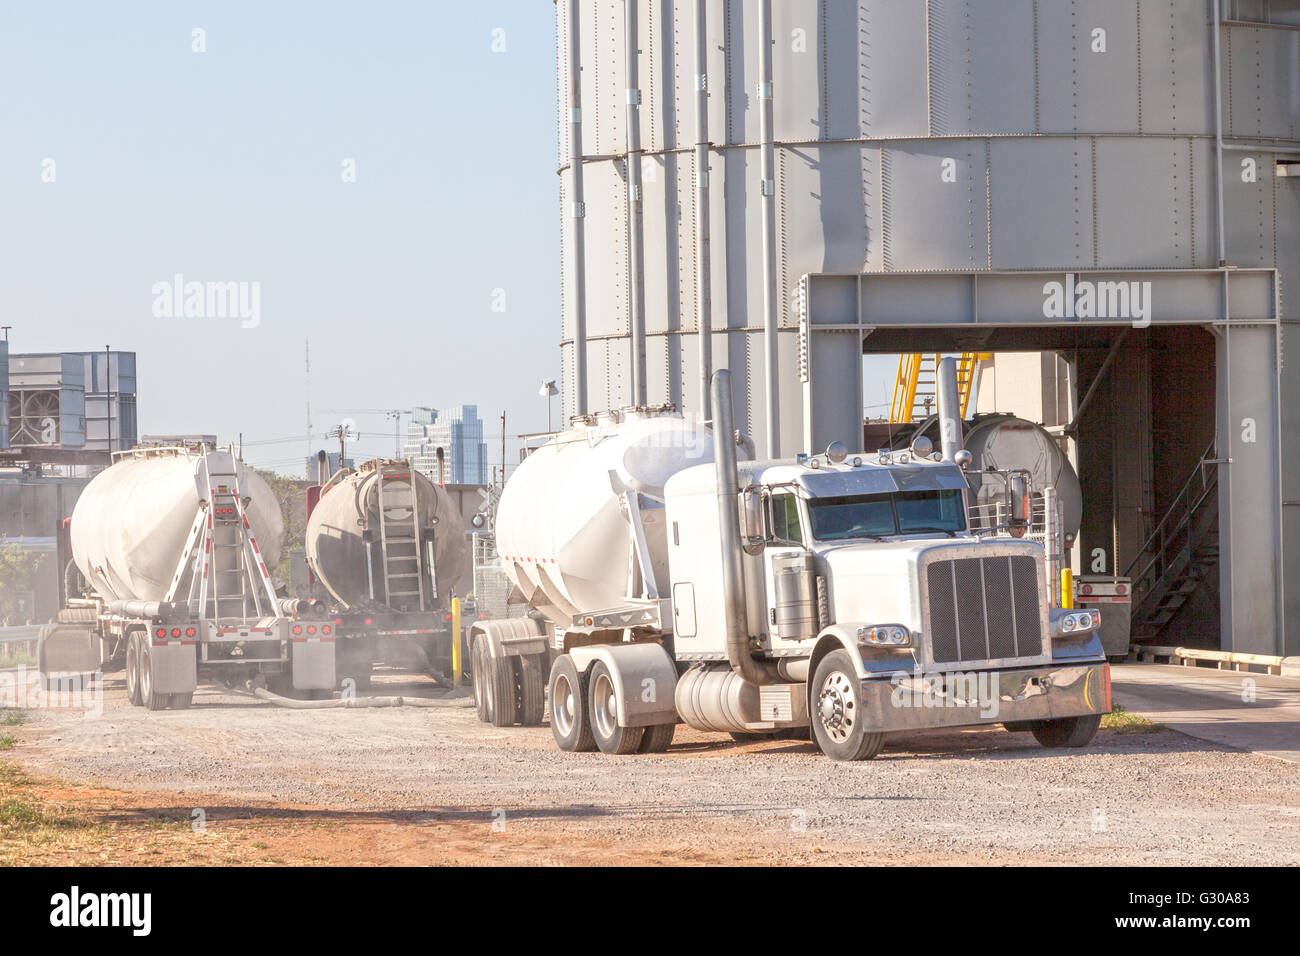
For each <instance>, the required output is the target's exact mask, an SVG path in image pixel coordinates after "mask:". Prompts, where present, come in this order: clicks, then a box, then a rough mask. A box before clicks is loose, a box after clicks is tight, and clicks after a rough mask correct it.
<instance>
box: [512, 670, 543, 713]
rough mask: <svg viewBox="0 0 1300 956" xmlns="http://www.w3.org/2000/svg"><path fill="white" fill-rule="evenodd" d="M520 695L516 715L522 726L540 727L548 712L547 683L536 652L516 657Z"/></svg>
mask: <svg viewBox="0 0 1300 956" xmlns="http://www.w3.org/2000/svg"><path fill="white" fill-rule="evenodd" d="M515 661H516V664H515V668H516V669H517V670H518V680H519V696H518V698H517V700H518V704H519V706H518V708H517V709H516V712H515V717H516V719H518V721H519V725H520V726H521V727H540V726H541V725H542V717H543V715H544V714H545V712H546V685H545V684H544V683H543V682H542V662H541V660H540V658H538V657H537V655H535V654H525V655H521V656H519V657H516V658H515Z"/></svg>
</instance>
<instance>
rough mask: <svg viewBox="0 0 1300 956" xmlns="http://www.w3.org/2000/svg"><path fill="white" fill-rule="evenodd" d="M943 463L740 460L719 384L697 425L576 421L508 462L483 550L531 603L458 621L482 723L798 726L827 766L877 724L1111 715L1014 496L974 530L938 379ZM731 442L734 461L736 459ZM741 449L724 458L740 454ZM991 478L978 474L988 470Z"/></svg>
mask: <svg viewBox="0 0 1300 956" xmlns="http://www.w3.org/2000/svg"><path fill="white" fill-rule="evenodd" d="M942 374H943V375H944V380H943V381H942V382H941V393H940V403H941V414H942V416H943V420H944V421H943V430H942V436H943V439H944V441H943V452H942V453H941V454H939V453H934V452H933V448H932V445H931V443H930V442H929V441H928V440H925V439H920V440H918V442H917V443H916V445H915V446H914V447H913V448H912V449H909V450H905V451H895V452H892V453H884V452H881V453H877V454H875V455H870V456H856V457H852V458H850V457H849V456H848V455H847V454H845V453H844V450H843V446H839V447H837V446H836V445H832V447H831V448H830V449H828V451H827V453H826V454H824V455H818V456H813V457H808V456H800V457H799V458H797V459H795V460H793V461H768V462H760V461H753V460H746V459H752V450H751V447H752V446H750V445H749V444H748V442H747V440H746V439H744V438H743V437H741V436H740V435H739V434H738V433H736V432H735V431H734V430H733V424H732V412H731V389H730V382H729V376H728V373H727V372H726V371H725V370H722V371H718V372H717V373H715V375H714V379H713V408H714V413H715V416H716V418H715V421H714V422H713V427H712V428H709V427H705V426H704V425H701V424H693V423H690V422H688V421H686V420H685V419H683V418H682V417H681V416H679V415H676V414H673V413H671V412H670V411H668V410H662V409H634V410H630V411H628V412H626V413H623V414H621V415H614V414H611V415H605V416H596V417H590V418H586V419H583V420H580V421H579V422H577V423H576V427H574V428H572V429H571V430H569V431H566V432H564V433H562V434H560V435H558V436H556V438H555V439H554V440H553V441H551V442H550V443H549V444H547V445H546V446H544V447H543V448H541V449H539V450H538V451H536V452H534V453H533V454H532V455H531V456H529V458H528V459H526V460H525V461H524V462H523V463H521V464H520V466H519V468H518V470H517V471H516V472H515V474H514V475H513V476H512V477H511V479H510V481H509V482H508V483H507V485H506V488H505V490H504V492H503V493H502V497H501V501H500V505H499V508H498V511H497V515H496V535H497V550H498V552H499V553H500V555H501V557H502V560H503V562H504V566H505V569H506V573H507V574H508V575H509V576H510V578H511V579H512V580H513V581H514V583H515V599H516V600H517V601H525V602H526V603H527V604H528V606H529V609H530V610H529V616H527V617H524V618H512V619H508V620H494V621H478V622H476V623H475V624H474V625H473V626H472V627H471V630H470V635H471V636H470V641H471V657H472V660H473V664H474V675H475V697H476V702H477V704H478V708H479V716H480V718H482V719H484V720H488V721H491V722H493V723H495V724H497V725H508V724H512V723H523V724H540V723H541V722H542V718H543V709H544V684H543V680H544V678H543V675H544V674H545V673H547V671H548V670H549V674H550V679H549V697H550V711H551V721H550V723H551V730H552V733H553V734H554V737H555V740H556V743H557V744H558V745H559V746H560V748H561V749H564V750H569V751H581V750H591V749H596V748H599V749H600V750H601V751H603V752H605V753H610V754H621V753H630V752H633V751H640V752H655V751H662V750H664V749H666V748H667V746H668V745H669V743H670V742H671V741H672V738H673V734H674V730H675V727H676V725H677V724H678V723H679V722H684V723H686V724H688V725H690V726H691V727H694V728H697V729H700V730H704V731H716V732H723V733H730V734H732V735H733V736H736V737H740V738H747V737H751V736H753V735H807V734H808V728H809V727H810V726H811V738H812V740H813V741H814V742H815V743H816V745H817V746H818V747H819V748H820V749H821V750H822V751H823V752H824V753H826V754H827V755H828V756H830V757H832V758H834V759H837V760H858V759H867V758H870V757H872V756H874V755H876V754H877V753H879V751H880V749H881V747H882V745H883V742H884V738H885V735H886V734H888V733H893V732H897V731H907V730H913V729H922V728H931V727H947V726H966V725H979V724H1002V725H1003V726H1004V727H1006V728H1007V729H1008V730H1011V731H1029V732H1032V733H1033V735H1034V736H1035V737H1036V738H1037V739H1038V740H1039V741H1040V742H1041V743H1042V744H1044V745H1046V746H1069V747H1081V746H1084V745H1086V744H1087V743H1088V742H1089V741H1090V740H1091V738H1092V736H1093V734H1094V733H1095V732H1096V730H1097V727H1098V725H1099V723H1100V719H1101V715H1102V714H1105V713H1107V712H1108V711H1109V710H1110V671H1109V665H1108V664H1107V662H1106V658H1105V656H1104V654H1103V651H1102V648H1101V645H1100V642H1099V640H1098V638H1097V629H1098V627H1099V625H1100V616H1099V614H1098V613H1097V612H1096V611H1094V610H1073V609H1069V608H1062V607H1057V606H1054V605H1055V604H1056V603H1057V602H1055V601H1053V600H1051V599H1050V595H1051V593H1052V591H1053V589H1055V588H1056V587H1057V586H1058V585H1057V584H1056V582H1055V581H1054V580H1052V579H1050V578H1049V570H1048V562H1047V559H1046V555H1045V552H1044V549H1043V547H1042V545H1040V544H1038V543H1036V542H1034V541H1032V540H1028V539H1026V538H1023V537H1020V536H1019V535H1022V534H1023V531H1024V526H1025V524H1026V523H1027V520H1026V519H1027V509H1028V502H1029V500H1030V489H1029V488H1027V486H1026V484H1025V480H1024V474H1023V473H1020V474H1008V475H1006V476H1005V478H1006V481H1005V484H1006V487H1007V489H1008V494H1007V507H1006V509H1005V514H1006V520H1007V521H1008V522H1009V525H1010V527H1009V533H999V534H989V533H987V532H988V531H989V529H987V528H985V529H983V530H984V533H980V534H977V533H976V532H975V531H972V530H971V528H970V523H969V520H968V500H967V499H968V494H969V485H968V482H967V476H966V474H965V472H964V466H965V465H967V464H969V461H970V455H969V453H967V452H965V451H964V450H963V449H961V448H960V444H959V443H960V435H961V423H960V421H959V419H958V418H957V417H956V408H957V405H956V401H955V394H956V392H955V370H954V369H952V367H951V364H950V363H947V364H946V365H945V367H944V368H943V369H942ZM738 452H739V454H738ZM738 459H742V460H739V461H738ZM989 477H990V476H989V475H988V474H982V475H981V479H982V480H983V481H985V482H987V481H988V479H989Z"/></svg>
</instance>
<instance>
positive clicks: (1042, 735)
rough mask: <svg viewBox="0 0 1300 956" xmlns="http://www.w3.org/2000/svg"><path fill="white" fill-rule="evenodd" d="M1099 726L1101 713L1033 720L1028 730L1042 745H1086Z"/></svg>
mask: <svg viewBox="0 0 1300 956" xmlns="http://www.w3.org/2000/svg"><path fill="white" fill-rule="evenodd" d="M1100 726H1101V714H1085V715H1084V716H1082V717H1061V718H1059V719H1058V720H1035V721H1034V722H1033V724H1032V725H1031V726H1030V728H1029V729H1030V731H1031V732H1032V733H1033V735H1034V739H1035V740H1037V741H1038V742H1039V743H1040V744H1042V745H1043V746H1044V747H1086V746H1088V744H1089V743H1090V742H1091V741H1092V738H1093V736H1094V735H1095V734H1096V733H1097V728H1098V727H1100Z"/></svg>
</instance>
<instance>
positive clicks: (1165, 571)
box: [1125, 442, 1219, 638]
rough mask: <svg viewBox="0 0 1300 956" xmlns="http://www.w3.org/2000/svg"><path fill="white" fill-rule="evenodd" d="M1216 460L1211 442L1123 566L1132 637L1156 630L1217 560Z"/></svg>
mask: <svg viewBox="0 0 1300 956" xmlns="http://www.w3.org/2000/svg"><path fill="white" fill-rule="evenodd" d="M1218 464H1219V461H1218V459H1216V458H1215V457H1214V443H1213V442H1211V443H1210V446H1209V448H1207V449H1206V450H1205V454H1203V455H1202V456H1201V457H1200V460H1199V461H1198V462H1197V463H1196V467H1195V468H1194V469H1193V470H1192V474H1191V475H1190V476H1189V477H1188V479H1187V481H1186V482H1185V483H1184V484H1183V487H1182V489H1181V490H1180V491H1179V492H1178V494H1177V496H1175V498H1174V500H1173V503H1172V504H1171V505H1170V506H1169V508H1168V510H1167V511H1166V512H1165V514H1164V517H1162V518H1161V519H1160V522H1159V523H1158V524H1157V525H1156V527H1155V530H1154V531H1153V532H1152V533H1151V536H1150V537H1149V538H1147V540H1146V543H1145V544H1144V545H1143V546H1142V551H1141V552H1140V553H1139V554H1138V556H1137V558H1136V559H1134V561H1133V562H1132V563H1131V564H1130V565H1129V567H1128V570H1127V571H1126V572H1125V574H1126V575H1128V576H1129V577H1131V578H1132V582H1133V633H1134V636H1135V637H1148V638H1150V637H1154V636H1155V635H1157V634H1159V633H1160V631H1162V630H1163V629H1164V628H1165V627H1166V626H1167V625H1168V624H1169V623H1170V622H1171V621H1172V620H1173V619H1174V618H1175V617H1176V616H1177V614H1178V612H1179V611H1180V610H1181V609H1182V607H1183V606H1184V605H1185V604H1186V603H1187V602H1188V601H1189V600H1190V599H1191V596H1192V595H1193V594H1194V593H1196V591H1197V590H1199V589H1200V588H1201V587H1202V586H1204V584H1205V581H1206V579H1207V578H1208V577H1209V576H1210V574H1211V573H1212V572H1213V570H1214V568H1215V567H1216V566H1217V565H1218V563H1219V496H1218V488H1219V469H1218V468H1217V467H1216V466H1217V465H1218Z"/></svg>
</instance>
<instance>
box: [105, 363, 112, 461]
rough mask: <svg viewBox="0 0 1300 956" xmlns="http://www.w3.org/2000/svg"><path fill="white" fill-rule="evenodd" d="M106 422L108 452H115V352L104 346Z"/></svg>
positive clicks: (110, 453)
mask: <svg viewBox="0 0 1300 956" xmlns="http://www.w3.org/2000/svg"><path fill="white" fill-rule="evenodd" d="M104 424H105V425H106V426H107V428H108V454H109V455H110V456H112V454H113V353H112V351H111V350H110V349H109V347H108V346H107V345H105V346H104Z"/></svg>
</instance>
